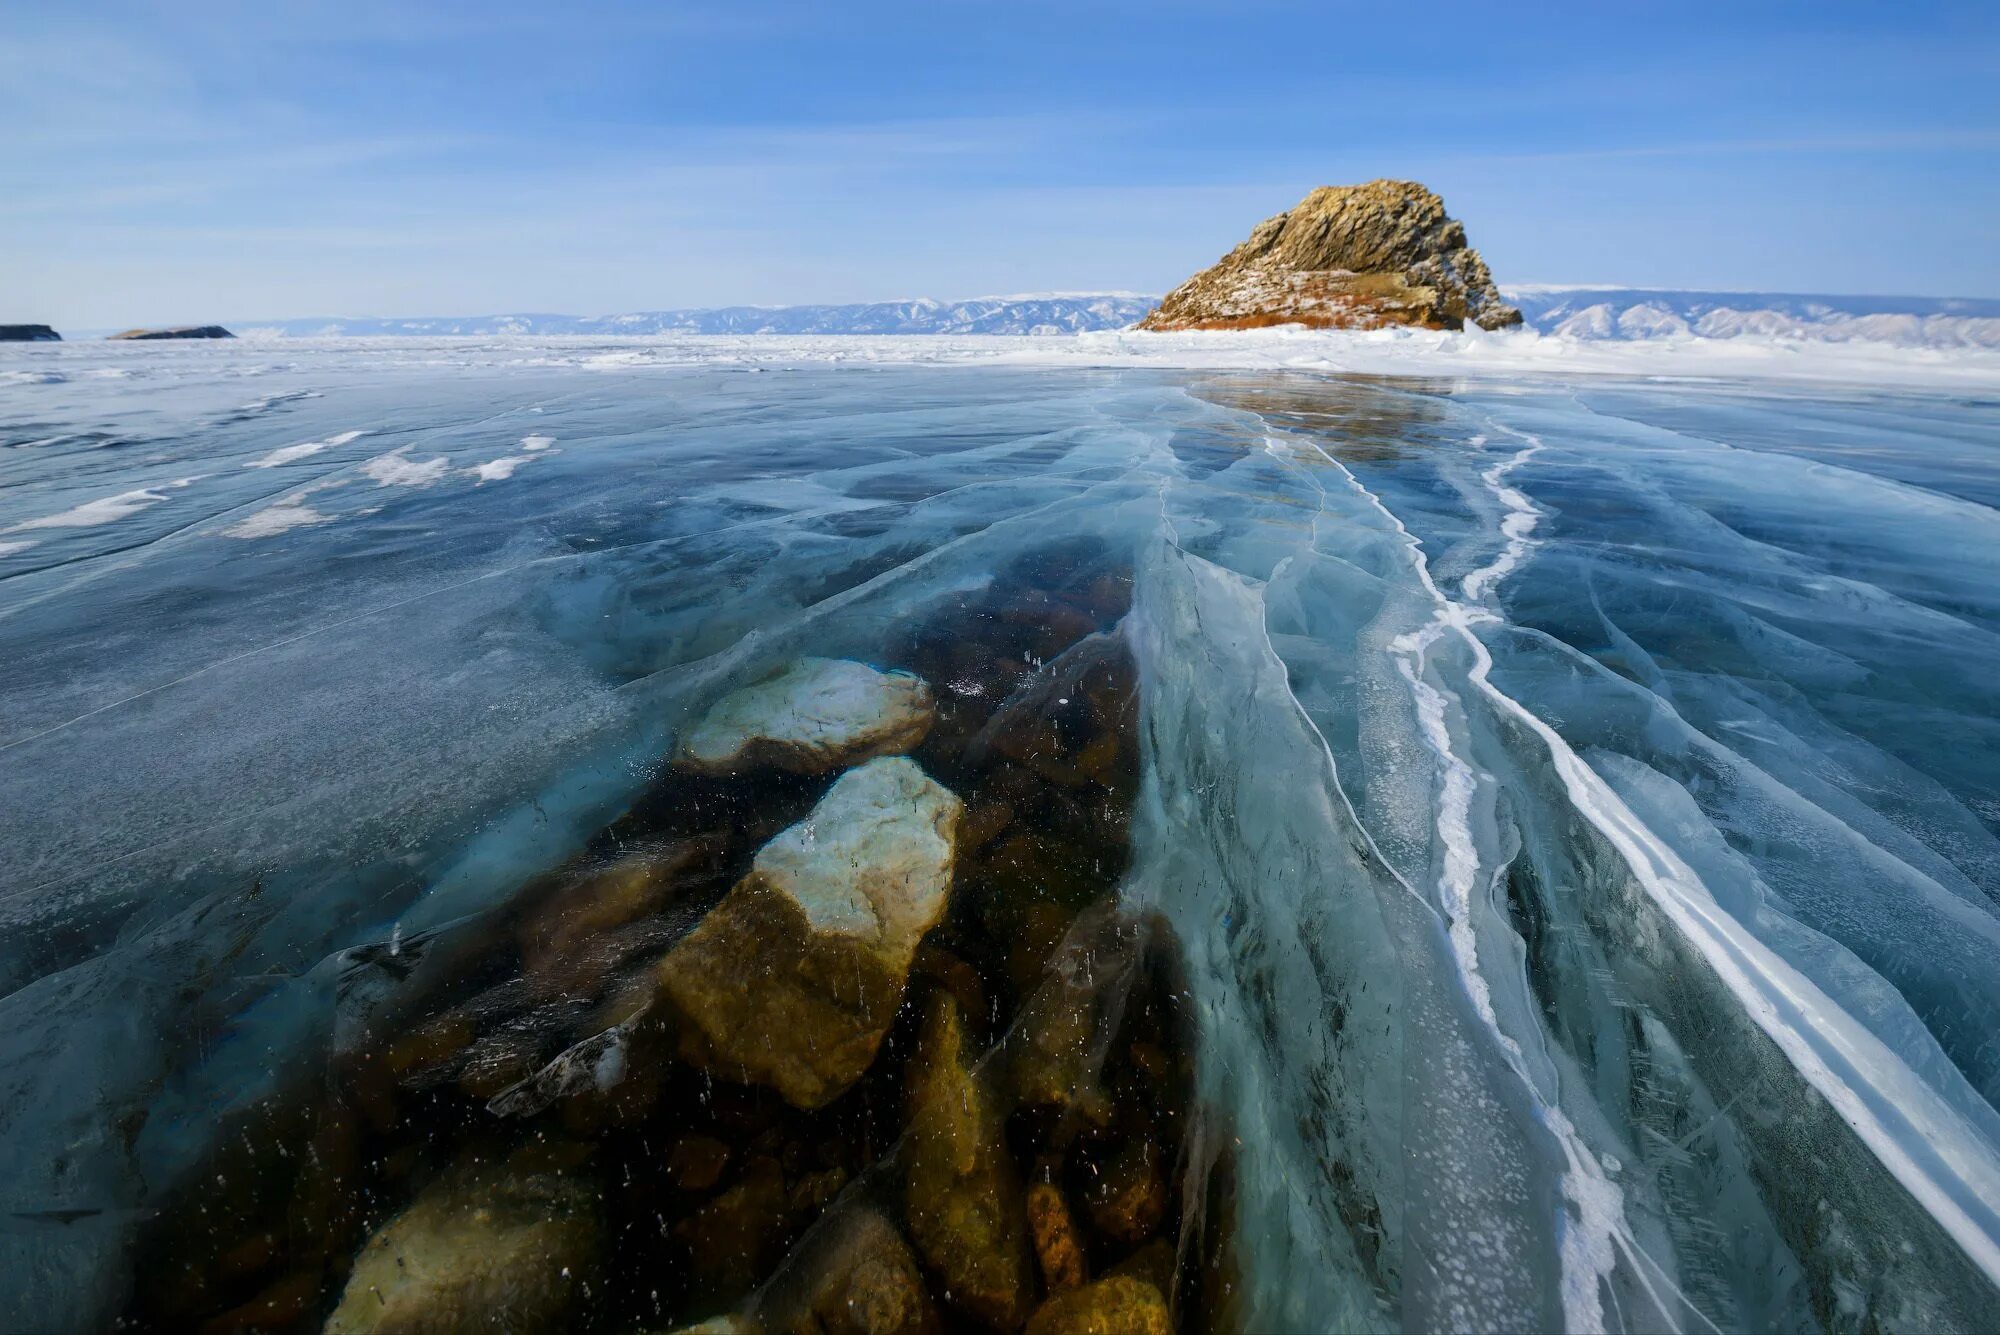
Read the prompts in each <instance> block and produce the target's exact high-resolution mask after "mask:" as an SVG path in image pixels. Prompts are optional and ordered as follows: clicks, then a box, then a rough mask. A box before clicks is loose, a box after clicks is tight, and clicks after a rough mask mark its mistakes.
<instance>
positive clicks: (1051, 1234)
mask: <svg viewBox="0 0 2000 1335" xmlns="http://www.w3.org/2000/svg"><path fill="white" fill-rule="evenodd" d="M1028 1231H1029V1232H1030V1233H1031V1234H1032V1235H1033V1236H1034V1240H1035V1261H1036V1262H1037V1264H1039V1265H1040V1266H1041V1269H1042V1284H1043V1287H1045V1288H1047V1289H1048V1291H1049V1292H1050V1293H1060V1292H1062V1291H1063V1290H1064V1289H1073V1288H1076V1287H1078V1286H1079V1285H1081V1284H1082V1283H1083V1281H1084V1279H1085V1278H1086V1276H1087V1274H1088V1269H1087V1267H1086V1266H1085V1264H1084V1256H1083V1244H1082V1242H1081V1241H1079V1240H1078V1238H1077V1235H1076V1220H1075V1219H1074V1218H1072V1217H1071V1215H1070V1212H1069V1202H1068V1201H1066V1200H1064V1199H1063V1193H1062V1188H1061V1187H1059V1186H1057V1185H1056V1184H1055V1183H1054V1182H1053V1181H1041V1182H1037V1183H1035V1184H1034V1185H1033V1186H1031V1187H1029V1188H1028Z"/></svg>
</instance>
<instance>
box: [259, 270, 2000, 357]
mask: <svg viewBox="0 0 2000 1335" xmlns="http://www.w3.org/2000/svg"><path fill="white" fill-rule="evenodd" d="M1500 293H1501V295H1502V296H1504V297H1505V298H1506V299H1507V300H1508V301H1509V302H1510V303H1512V304H1513V305H1514V306H1516V307H1518V308H1519V309H1520V311H1521V314H1522V316H1523V317H1524V320H1525V323H1526V326H1527V327H1528V328H1530V329H1534V330H1537V331H1538V332H1540V333H1543V334H1554V335H1562V336H1566V337H1570V338H1576V339H1582V340H1589V341H1599V340H1614V341H1632V340H1643V339H1660V338H1690V337H1700V338H1723V339H1727V338H1775V339H1786V340H1803V341H1809V342H1842V343H1845V342H1871V343H1886V344H1891V345H1895V346H1900V347H1911V348H1940V349H1948V348H1984V349H2000V300H1994V299H1990V298H1979V297H1878V296H1840V295H1830V294H1810V293H1796V292H1698V291H1664V290H1656V289H1651V288H1618V287H1586V286H1577V287H1559V286H1540V285H1531V284H1527V285H1520V286H1507V285H1504V284H1503V285H1502V286H1501V287H1500ZM1159 300H1160V299H1159V298H1157V297H1149V296H1145V295H1143V294H1139V293H1132V292H1049V293H1035V294H1029V295H1024V296H1013V297H973V298H968V299H966V300H963V301H935V300H931V299H929V298H917V299H913V300H908V301H875V302H859V303H850V304H844V305H840V304H830V305H814V306H721V307H710V308H700V309H690V310H669V311H637V312H633V313H630V314H625V315H595V316H576V315H541V314H514V315H481V316H445V317H421V318H412V319H346V318H321V319H304V320H264V321H251V322H247V323H245V324H242V325H238V326H237V331H238V333H239V334H240V335H242V336H244V337H249V338H258V337H262V338H274V337H290V338H314V337H319V338H326V337H359V336H384V335H409V336H426V335H428V336H438V335H473V336H495V335H505V334H530V335H539V334H583V335H595V336H599V337H602V336H608V335H619V334H1082V333H1092V332H1098V331H1103V330H1116V329H1127V328H1130V327H1131V326H1133V325H1135V324H1137V323H1138V322H1139V321H1140V320H1141V319H1143V318H1144V317H1145V316H1146V315H1147V313H1148V312H1150V311H1151V310H1152V309H1153V308H1154V307H1155V306H1157V305H1158V304H1159Z"/></svg>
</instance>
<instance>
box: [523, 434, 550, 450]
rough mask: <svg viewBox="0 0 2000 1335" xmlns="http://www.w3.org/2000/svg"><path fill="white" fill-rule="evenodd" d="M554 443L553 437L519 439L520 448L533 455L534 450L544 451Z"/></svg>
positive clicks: (536, 436)
mask: <svg viewBox="0 0 2000 1335" xmlns="http://www.w3.org/2000/svg"><path fill="white" fill-rule="evenodd" d="M555 443H556V438H555V437H554V436H542V435H535V436H523V437H521V448H522V449H524V450H527V451H529V452H530V453H533V452H534V451H536V450H546V449H547V448H548V447H549V446H551V445H553V444H555Z"/></svg>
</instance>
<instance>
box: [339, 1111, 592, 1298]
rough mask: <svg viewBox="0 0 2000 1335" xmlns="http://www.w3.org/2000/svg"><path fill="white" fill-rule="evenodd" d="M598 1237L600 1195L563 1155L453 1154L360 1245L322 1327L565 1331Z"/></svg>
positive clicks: (586, 1277) (533, 1152) (586, 1279)
mask: <svg viewBox="0 0 2000 1335" xmlns="http://www.w3.org/2000/svg"><path fill="white" fill-rule="evenodd" d="M566 1170H570V1171H566ZM601 1236H602V1225H601V1223H600V1221H599V1217H598V1201H597V1193H596V1191H595V1190H594V1189H593V1187H592V1185H591V1183H590V1181H589V1179H588V1176H587V1175H586V1174H581V1173H577V1172H575V1171H573V1165H572V1164H570V1163H569V1162H567V1161H566V1160H565V1159H564V1158H563V1157H562V1156H561V1155H559V1154H557V1155H553V1156H551V1155H550V1154H548V1153H546V1152H542V1151H537V1150H524V1151H520V1152H517V1153H516V1154H515V1155H514V1156H513V1157H512V1158H510V1159H508V1160H506V1161H504V1162H501V1163H486V1162H481V1161H479V1160H476V1159H463V1160H460V1161H459V1162H458V1163H456V1164H454V1165H452V1166H451V1167H450V1168H448V1169H446V1170H445V1172H444V1173H443V1174H442V1175H441V1176H440V1177H439V1178H438V1179H437V1180H436V1181H435V1182H433V1183H432V1184H431V1185H430V1186H429V1187H426V1188H425V1189H424V1190H423V1192H422V1193H421V1194H419V1195H418V1197H417V1198H416V1200H415V1201H413V1202H411V1204H410V1205H409V1207H408V1208H407V1209H405V1210H404V1211H403V1212H402V1213H401V1214H399V1215H397V1216H396V1217H395V1218H393V1219H391V1220H390V1221H389V1222H388V1223H387V1224H385V1225H383V1226H382V1228H381V1229H379V1230H378V1231H377V1232H376V1233H375V1235H374V1236H373V1237H371V1238H370V1239H369V1240H368V1242H367V1243H366V1245H364V1246H363V1247H362V1249H361V1254H360V1256H359V1257H357V1258H356V1260H355V1263H354V1270H353V1272H352V1274H351V1275H350V1276H349V1277H348V1281H347V1287H346V1289H345V1291H344V1292H343V1293H342V1294H341V1299H340V1305H339V1306H338V1307H337V1308H335V1309H334V1313H333V1315H332V1316H331V1317H329V1318H328V1319H327V1323H326V1330H327V1332H328V1335H362V1333H363V1332H378V1331H380V1332H398V1333H399V1335H421V1333H422V1332H431V1331H435V1332H440V1333H441V1335H442V1333H443V1332H451V1331H460V1330H472V1329H505V1330H518V1331H533V1330H557V1329H562V1328H564V1327H566V1326H568V1325H571V1324H574V1320H575V1318H576V1316H577V1314H578V1311H579V1307H578V1305H579V1304H580V1303H581V1302H582V1301H583V1291H584V1286H585V1285H586V1284H588V1283H589V1281H590V1279H591V1277H592V1275H593V1274H594V1273H595V1270H596V1266H597V1259H598V1249H599V1244H600V1242H601Z"/></svg>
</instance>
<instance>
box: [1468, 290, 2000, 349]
mask: <svg viewBox="0 0 2000 1335" xmlns="http://www.w3.org/2000/svg"><path fill="white" fill-rule="evenodd" d="M1501 291H1502V292H1503V293H1504V294H1505V295H1506V297H1507V299H1508V300H1509V301H1511V302H1513V303H1514V305H1515V306H1517V307H1519V308H1520V311H1521V315H1522V318H1523V319H1524V320H1525V321H1526V322H1527V324H1528V326H1529V328H1531V329H1536V330H1539V331H1540V332H1542V333H1544V334H1561V335H1566V336H1568V337H1571V338H1578V339H1589V340H1604V339H1612V340H1634V339H1658V338H1688V337H1696V338H1746V337H1762V338H1777V339H1802V340H1807V341H1813V342H1830V343H1850V342H1869V343H1888V344H1893V345H1896V346H1899V347H1913V348H1917V347H1920V348H2000V300H1994V299H1990V298H1982V297H1874V296H1833V295H1814V294H1807V293H1797V292H1683V291H1660V290H1655V289H1650V288H1619V287H1556V286H1536V285H1523V286H1519V287H1506V286H1503V287H1502V288H1501Z"/></svg>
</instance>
